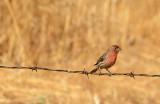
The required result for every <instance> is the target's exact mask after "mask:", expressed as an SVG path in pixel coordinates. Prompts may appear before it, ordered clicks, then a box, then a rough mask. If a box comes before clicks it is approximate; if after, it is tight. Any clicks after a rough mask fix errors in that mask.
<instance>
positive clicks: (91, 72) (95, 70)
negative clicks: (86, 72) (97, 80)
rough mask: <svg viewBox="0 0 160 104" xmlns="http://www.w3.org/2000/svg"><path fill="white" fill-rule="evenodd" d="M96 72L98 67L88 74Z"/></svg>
mask: <svg viewBox="0 0 160 104" xmlns="http://www.w3.org/2000/svg"><path fill="white" fill-rule="evenodd" d="M97 70H98V67H96V68H94V69H93V70H91V71H90V73H91V74H92V73H95V72H96V71H97Z"/></svg>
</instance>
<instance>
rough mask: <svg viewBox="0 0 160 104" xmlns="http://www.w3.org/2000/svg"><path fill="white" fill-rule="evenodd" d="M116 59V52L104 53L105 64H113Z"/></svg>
mask: <svg viewBox="0 0 160 104" xmlns="http://www.w3.org/2000/svg"><path fill="white" fill-rule="evenodd" d="M116 59H117V53H116V52H114V51H112V52H108V54H107V55H106V60H105V61H106V64H107V66H109V67H110V66H112V65H113V64H115V62H116Z"/></svg>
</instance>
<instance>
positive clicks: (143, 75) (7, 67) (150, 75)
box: [0, 65, 160, 78]
mask: <svg viewBox="0 0 160 104" xmlns="http://www.w3.org/2000/svg"><path fill="white" fill-rule="evenodd" d="M0 69H25V70H26V69H28V70H32V71H36V72H37V71H38V70H45V71H55V72H64V73H77V74H84V75H87V77H88V75H98V76H110V77H111V76H128V77H132V78H135V77H136V76H139V77H160V74H143V73H134V72H128V73H112V75H111V74H110V73H90V72H88V71H86V69H85V68H84V69H83V70H68V69H52V68H46V67H38V66H31V67H30V66H3V65H0ZM88 78H89V77H88Z"/></svg>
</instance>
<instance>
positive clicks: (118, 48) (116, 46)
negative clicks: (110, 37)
mask: <svg viewBox="0 0 160 104" xmlns="http://www.w3.org/2000/svg"><path fill="white" fill-rule="evenodd" d="M111 50H113V51H115V52H116V53H118V52H119V51H121V48H120V47H119V46H118V45H112V47H111Z"/></svg>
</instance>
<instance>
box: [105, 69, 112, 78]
mask: <svg viewBox="0 0 160 104" xmlns="http://www.w3.org/2000/svg"><path fill="white" fill-rule="evenodd" d="M106 71H107V72H108V73H109V76H111V75H112V73H111V71H109V70H108V68H106Z"/></svg>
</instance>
